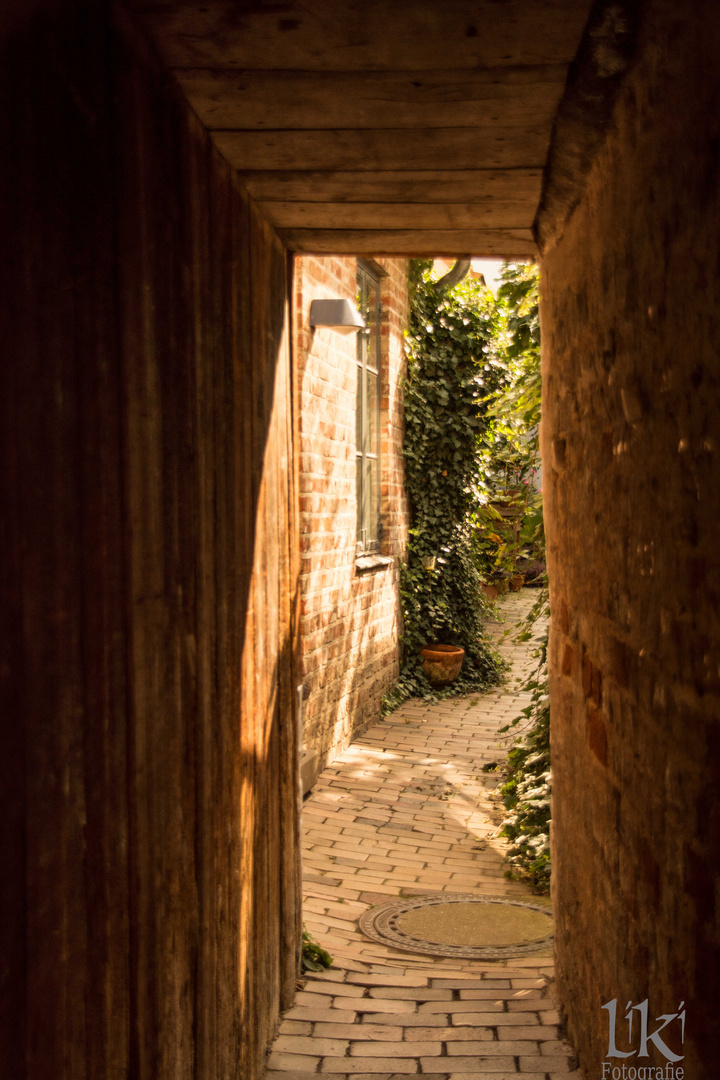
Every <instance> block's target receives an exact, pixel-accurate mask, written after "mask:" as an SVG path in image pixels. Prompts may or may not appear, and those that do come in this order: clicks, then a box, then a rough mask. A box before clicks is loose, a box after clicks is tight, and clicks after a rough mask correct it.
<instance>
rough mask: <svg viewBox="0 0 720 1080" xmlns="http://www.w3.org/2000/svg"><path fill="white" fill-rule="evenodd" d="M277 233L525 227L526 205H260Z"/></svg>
mask: <svg viewBox="0 0 720 1080" xmlns="http://www.w3.org/2000/svg"><path fill="white" fill-rule="evenodd" d="M260 206H261V209H262V211H263V213H264V214H265V216H266V217H267V218H268V220H269V221H270V222H271V223H272V224H273V225H274V226H275V227H276V228H277V229H408V230H410V231H413V232H418V231H425V230H428V229H430V230H442V229H468V230H477V229H482V228H484V227H485V226H486V225H489V226H490V227H491V228H493V229H516V228H526V229H528V228H530V227H531V225H532V221H533V214H532V210H531V209H529V208H528V205H527V202H525V201H518V200H515V201H513V200H509V199H486V200H483V201H480V200H478V201H477V202H474V203H448V204H445V205H443V204H441V203H402V202H400V203H344V204H343V203H334V202H328V203H321V202H262V203H261V204H260Z"/></svg>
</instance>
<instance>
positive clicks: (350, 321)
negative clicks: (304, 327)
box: [310, 300, 365, 334]
mask: <svg viewBox="0 0 720 1080" xmlns="http://www.w3.org/2000/svg"><path fill="white" fill-rule="evenodd" d="M310 325H311V326H330V327H332V329H333V330H337V331H338V332H339V333H341V334H353V333H355V332H356V331H357V330H362V329H364V327H365V320H364V319H363V317H362V315H361V314H360V312H359V311H358V309H357V308H356V307H355V305H354V304H353V302H352V300H313V301H312V303H311V304H310Z"/></svg>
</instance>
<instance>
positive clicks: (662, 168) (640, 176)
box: [542, 0, 720, 1078]
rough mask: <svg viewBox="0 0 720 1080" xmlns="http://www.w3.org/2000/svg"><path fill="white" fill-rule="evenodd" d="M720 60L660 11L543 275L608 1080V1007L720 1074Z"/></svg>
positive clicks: (555, 693) (574, 926) (594, 1068)
mask: <svg viewBox="0 0 720 1080" xmlns="http://www.w3.org/2000/svg"><path fill="white" fill-rule="evenodd" d="M719 50H720V29H719V20H718V18H717V9H716V6H715V5H714V4H711V3H696V4H692V5H689V6H688V9H687V10H684V8H683V5H678V4H672V3H667V2H664V0H663V2H658V0H653V2H651V3H649V4H647V5H646V8H645V22H644V24H643V27H642V30H641V36H640V47H639V53H638V56H637V59H636V62H635V64H634V66H633V69H632V70H631V72H630V74H629V76H628V78H627V80H626V84H625V86H624V88H623V90H622V92H621V96H620V99H619V101H618V102H617V104H616V108H615V113H614V119H613V123H612V126H611V129H610V131H609V133H608V136H607V139H606V141H605V144H604V146H603V147H602V149H601V151H600V153H599V155H598V157H597V159H596V160H595V162H594V165H593V169H592V172H591V174H590V177H589V180H588V183H587V187H586V189H585V192H584V195H583V197H582V201H581V203H580V205H579V206H578V207H577V209H576V211H575V213H574V216H573V217H572V219H571V221H570V223H569V225H568V227H567V228H566V231H565V235H564V237H563V239H562V241H561V242H560V244H559V245H558V246H557V247H556V248H555V249H554V250H553V251H551V252H550V253H549V254H547V255H546V257H545V258H544V260H543V280H542V290H543V303H542V319H543V348H544V392H545V400H544V420H543V428H544V430H543V452H544V459H545V466H546V473H545V495H546V514H547V536H548V555H549V565H550V571H551V581H552V586H553V588H552V611H553V617H552V637H551V664H552V684H551V691H552V700H553V736H552V740H553V741H552V751H553V760H554V804H553V852H554V855H553V858H554V885H553V888H554V901H555V905H556V912H557V977H558V980H559V989H560V993H561V996H562V1001H563V1004H564V1007H565V1010H566V1011H567V1014H568V1017H569V1027H570V1034H571V1037H572V1038H573V1040H574V1043H575V1045H576V1046H577V1048H578V1050H579V1053H580V1057H581V1063H582V1064H583V1065H584V1066H585V1067H586V1068H587V1070H588V1076H589V1077H592V1078H595V1077H599V1076H600V1075H601V1062H602V1060H603V1058H604V1056H605V1054H606V1052H607V1044H608V1043H607V1041H608V1023H607V1013H605V1012H603V1011H602V1010H601V1005H602V1004H604V1003H605V1002H607V1001H609V1000H610V999H612V998H617V999H618V1046H619V1047H622V1048H627V1047H626V1045H625V1043H623V1042H622V1041H621V1039H622V1033H623V1032H624V1033H627V1023H626V1021H625V1019H624V1013H625V1008H626V1002H628V1001H632V1002H633V1003H638V1002H641V1001H643V1000H644V999H645V998H649V1008H650V1017H651V1030H654V1029H655V1028H656V1027H657V1026H658V1024H656V1023H655V1022H654V1020H653V1019H652V1018H654V1017H656V1016H659V1015H660V1014H661V1013H673V1012H675V1011H676V1010H677V1008H678V1006H679V1005H680V1003H681V1002H683V1001H684V1002H685V1008H686V1013H687V1023H686V1039H685V1046H684V1050H685V1060H684V1061H683V1062H682V1063H681V1064H682V1065H683V1066H684V1069H685V1076H686V1077H698V1078H699V1077H705V1076H713V1075H716V1073H717V1068H718V1065H717V1019H716V1016H715V1013H716V1011H717V1002H718V1001H720V957H719V956H718V929H717V928H718V926H720V874H719V873H718V851H719V850H720V800H718V796H717V783H718V776H719V775H720V719H719V718H720V625H719V615H718V613H719V612H720V558H719V552H720V515H719V509H720V434H719V420H720V362H719V360H718V357H719V356H720V299H719V294H718V251H720V155H719V154H718V146H720V114H719V113H718V107H717V102H718V100H719V99H720V79H719V78H718V65H717V55H718V52H719ZM674 1023H675V1026H676V1027H677V1022H674ZM637 1031H638V1027H637V1022H636V1025H635V1039H634V1044H633V1045H634V1047H635V1048H637ZM668 1031H670V1028H668ZM666 1034H667V1033H666ZM663 1037H665V1036H663ZM669 1041H672V1039H671V1038H670V1039H669ZM652 1053H653V1055H654V1056H652V1057H651V1060H652V1061H653V1063H655V1064H658V1065H664V1064H665V1059H664V1057H663V1056H662V1055H660V1054H657V1053H656V1052H655V1051H654V1050H653V1051H652ZM647 1060H648V1059H645V1061H644V1062H643V1061H642V1060H638V1059H637V1058H636V1057H632V1058H629V1059H627V1062H626V1064H627V1065H628V1066H632V1065H635V1066H636V1067H637V1066H640V1065H642V1064H647ZM613 1064H614V1065H622V1062H621V1061H619V1060H615V1061H614V1063H613ZM653 1075H654V1073H653Z"/></svg>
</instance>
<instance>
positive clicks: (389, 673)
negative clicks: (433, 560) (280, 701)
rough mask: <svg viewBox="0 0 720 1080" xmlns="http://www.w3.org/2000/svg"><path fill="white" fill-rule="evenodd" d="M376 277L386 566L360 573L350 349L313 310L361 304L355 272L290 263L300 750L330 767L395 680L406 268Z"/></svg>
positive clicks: (403, 528) (315, 262) (352, 263)
mask: <svg viewBox="0 0 720 1080" xmlns="http://www.w3.org/2000/svg"><path fill="white" fill-rule="evenodd" d="M375 268H376V269H378V270H380V271H381V273H382V275H383V276H382V277H381V279H380V289H381V305H382V328H381V335H382V350H381V351H382V355H381V432H382V435H381V439H382V441H381V518H382V526H383V533H382V553H383V554H384V555H388V556H392V563H391V564H390V565H388V566H384V567H379V568H376V569H372V570H365V571H360V570H358V569H357V567H356V565H355V558H356V556H355V531H356V512H357V506H356V493H355V486H356V480H355V398H356V383H357V375H356V362H355V356H356V339H355V335H354V334H349V335H343V334H340V333H337V332H336V331H334V330H331V329H328V328H322V327H320V328H317V329H315V330H311V329H310V326H309V322H308V316H309V310H310V303H311V301H312V300H315V299H323V298H332V297H338V298H339V297H349V298H352V299H354V298H355V294H356V269H357V262H356V260H355V259H350V258H312V257H302V258H298V259H296V261H295V355H296V358H297V360H296V363H297V382H298V403H299V408H298V424H299V437H300V534H301V539H300V544H301V577H300V581H301V590H302V618H301V649H302V679H303V690H304V697H305V703H304V746H305V747H306V748H308V749H312V750H316V751H318V753H319V757H320V762H321V763H323V764H324V763H325V762H326V761H328V760H332V758H333V757H334V756H335V755H336V754H337V753H339V752H340V750H342V749H344V747H346V746H347V745H348V743H349V742H350V740H351V738H352V737H353V735H355V734H357V733H358V732H359V731H361V730H362V729H363V728H364V727H365V726H366V725H367V724H368V723H369V722H370V721H372V720H375V719H377V716H378V710H379V705H380V700H381V698H382V696H383V694H384V693H385V692H386V691H387V690H388V688H389V687H390V685H391V683H392V682H393V680H394V679H395V678H396V677H397V674H398V661H399V642H398V634H399V630H400V609H399V601H398V582H399V558H400V555H401V553H402V551H403V548H404V544H405V538H406V534H407V525H408V508H407V502H406V499H405V494H404V487H403V461H402V457H401V453H400V448H401V444H402V422H403V421H402V391H401V386H400V379H401V375H402V372H403V370H404V363H405V353H404V348H403V344H404V341H403V330H404V328H405V327H406V325H407V303H408V300H407V262H406V261H405V260H400V259H394V260H393V259H384V260H381V261H380V262H378V263H376V264H375Z"/></svg>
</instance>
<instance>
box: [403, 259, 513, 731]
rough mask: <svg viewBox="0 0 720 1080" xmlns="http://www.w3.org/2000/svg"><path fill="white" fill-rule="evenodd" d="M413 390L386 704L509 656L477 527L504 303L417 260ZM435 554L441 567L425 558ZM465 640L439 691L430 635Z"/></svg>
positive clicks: (454, 689) (486, 677) (408, 398)
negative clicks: (408, 513) (499, 637)
mask: <svg viewBox="0 0 720 1080" xmlns="http://www.w3.org/2000/svg"><path fill="white" fill-rule="evenodd" d="M411 299H412V307H411V318H410V327H409V331H408V335H407V340H408V376H407V380H406V383H405V386H404V393H405V439H404V443H403V453H404V455H405V462H406V488H407V492H408V496H409V499H410V504H411V508H412V528H411V530H410V536H409V542H408V548H407V561H406V564H405V566H404V567H403V569H402V576H401V587H400V594H401V600H402V606H403V621H404V634H403V645H404V664H403V670H402V673H401V676H400V679H399V681H398V683H397V684H396V685H395V687H394V688H393V690H392V691H391V692H390V694H388V696H387V698H386V699H385V702H384V712H386V713H387V712H389V711H391V710H392V709H393V708H396V707H397V706H398V705H399V704H400V703H401V702H402V701H404V700H405V699H406V698H408V697H413V696H415V697H423V698H434V697H438V696H447V695H448V694H451V693H452V694H458V693H468V692H469V691H471V690H475V689H480V688H483V687H486V686H488V685H491V684H493V683H496V682H497V681H498V679H499V677H500V672H501V670H502V662H501V661H500V659H499V657H498V656H497V654H496V653H495V651H494V649H493V648H492V646H491V644H490V642H489V641H488V639H487V637H486V635H485V633H484V629H483V620H484V617H485V616H486V614H487V612H488V606H487V602H486V600H485V598H484V595H483V592H482V588H481V584H482V579H481V576H480V572H479V568H478V564H477V558H476V553H475V551H474V534H475V531H476V527H477V523H476V516H477V512H478V509H479V505H480V499H481V497H482V496H483V494H484V493H485V492H486V485H485V476H484V472H483V462H482V458H481V455H480V453H479V449H480V446H481V444H482V439H483V436H484V433H485V430H486V428H487V419H486V413H487V402H488V398H489V397H490V396H491V395H493V394H495V393H496V392H497V391H498V390H500V389H504V388H505V387H507V386H509V382H508V379H507V373H506V365H505V364H504V363H503V362H502V361H500V360H498V359H497V357H496V356H495V352H494V349H493V345H492V342H493V337H494V334H495V330H496V307H495V303H494V299H493V297H492V294H491V293H490V292H489V290H488V289H487V288H486V287H485V286H484V285H482V284H480V283H478V282H476V281H472V280H471V281H465V282H462V283H461V284H460V285H458V286H456V287H455V289H453V290H452V291H451V292H449V293H446V294H444V295H438V293H437V292H436V291H435V289H434V288H433V283H432V282H431V280H430V274H429V264H427V263H421V262H417V263H414V264H413V266H412V276H411ZM433 557H434V558H435V566H434V568H433V569H426V568H425V567H424V566H423V559H425V560H426V561H427V560H429V559H432V558H433ZM438 642H439V643H443V644H446V645H459V646H461V647H462V648H464V649H465V661H464V663H463V670H462V672H461V674H460V675H459V676H458V678H457V679H456V680H455V682H453V683H452V684H451V686H450V687H448V688H446V689H445V690H443V691H441V692H439V693H438V691H435V690H433V689H432V688H431V687H430V685H429V683H428V682H427V680H426V679H425V677H424V675H423V673H422V666H421V663H420V660H419V656H418V653H419V650H420V649H421V648H422V647H423V646H424V645H428V644H433V643H438Z"/></svg>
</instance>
